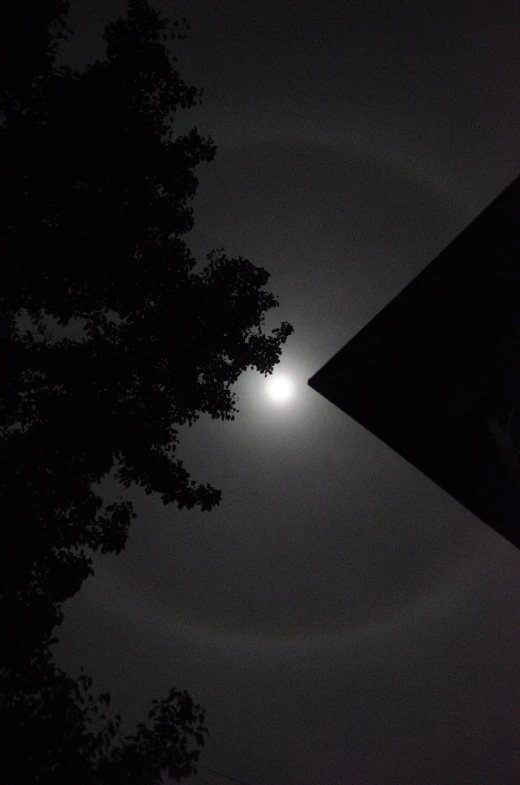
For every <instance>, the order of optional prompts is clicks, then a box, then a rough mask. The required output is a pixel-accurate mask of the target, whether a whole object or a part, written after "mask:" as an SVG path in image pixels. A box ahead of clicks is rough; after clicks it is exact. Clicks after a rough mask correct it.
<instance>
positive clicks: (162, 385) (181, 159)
mask: <svg viewBox="0 0 520 785" xmlns="http://www.w3.org/2000/svg"><path fill="white" fill-rule="evenodd" d="M56 7H57V8H59V9H61V5H60V6H56ZM184 29H185V25H184V26H183V25H181V24H179V23H174V24H173V25H171V24H170V23H169V22H168V20H167V19H165V18H163V17H162V16H161V14H160V13H158V12H157V11H155V10H153V9H151V8H150V7H149V5H148V3H147V2H145V1H144V0H130V2H129V3H128V11H127V15H126V17H124V18H122V19H120V20H118V21H117V22H115V23H113V24H110V25H108V26H107V28H106V34H105V39H106V55H107V56H106V59H105V60H103V61H97V62H95V63H94V64H93V65H91V66H89V67H87V68H86V69H85V70H84V71H83V72H81V73H79V72H75V71H72V70H71V69H69V68H67V67H60V68H56V67H55V66H54V64H53V61H52V58H50V59H47V60H45V68H44V69H43V70H42V72H41V73H40V74H39V75H38V77H37V78H34V79H33V81H32V82H31V84H30V86H29V87H27V88H26V89H25V90H22V89H18V90H16V91H9V90H4V91H3V98H2V113H3V127H2V135H1V138H0V146H1V149H2V152H3V156H4V157H5V158H7V157H8V158H9V159H10V160H11V161H14V162H15V168H14V169H13V171H12V177H13V183H11V185H12V186H13V187H12V189H11V192H12V193H11V197H12V198H11V199H10V200H9V205H10V206H9V210H7V211H6V215H5V216H4V221H5V226H4V229H3V232H2V240H3V256H4V259H5V261H6V266H5V268H4V279H5V286H4V288H3V290H2V295H1V297H2V303H1V305H2V307H3V313H4V315H7V316H4V318H5V319H6V324H5V325H4V329H3V335H4V347H5V352H6V356H7V362H8V364H9V375H8V382H7V385H6V386H7V390H6V394H5V395H4V401H3V411H2V414H3V423H2V432H3V446H2V450H3V451H4V458H5V463H6V465H7V471H6V473H5V475H4V483H3V501H4V504H5V508H4V509H5V511H6V514H5V515H4V529H6V530H9V534H8V536H7V537H6V548H5V549H4V562H5V564H4V572H5V571H6V570H7V571H8V572H9V574H10V580H9V581H7V579H6V583H8V584H9V585H10V586H11V587H12V586H14V585H15V584H16V581H15V580H14V576H15V574H18V575H19V576H20V580H19V583H20V585H21V586H23V587H26V586H27V585H28V575H29V573H31V574H32V573H33V572H34V569H35V564H36V565H37V571H38V579H37V580H38V585H39V587H40V589H41V591H42V592H43V594H44V595H45V596H48V597H49V599H53V600H54V601H55V602H58V603H59V602H61V601H63V600H64V599H65V598H66V597H68V596H71V594H74V592H75V591H76V590H77V589H78V588H79V586H80V585H81V581H82V580H83V579H84V578H85V577H86V576H87V575H88V573H89V565H90V560H89V557H88V555H87V552H86V551H85V548H87V549H91V550H101V551H102V552H109V551H112V552H114V551H115V552H119V551H120V550H121V549H122V548H123V547H124V544H125V540H126V535H127V531H128V526H129V523H130V520H131V518H132V515H133V510H132V505H131V504H130V503H129V502H128V501H125V500H124V499H120V500H118V501H116V502H115V503H113V504H112V505H110V506H108V507H106V506H103V502H102V499H101V498H100V497H99V496H97V495H96V494H95V493H94V492H93V490H92V484H93V483H96V482H100V481H101V480H102V479H103V478H104V477H106V476H107V474H108V473H109V472H110V471H111V470H112V469H113V468H116V470H117V478H118V479H119V480H120V482H121V483H122V485H123V486H124V487H126V488H128V487H130V486H131V485H139V486H141V487H143V488H144V489H145V490H146V492H147V493H152V492H156V493H159V494H160V495H161V498H162V500H163V502H164V503H165V504H170V503H176V504H177V505H178V506H179V507H181V508H182V507H185V508H191V507H194V506H198V507H200V508H201V509H202V510H211V509H212V507H214V506H215V505H216V504H218V503H219V501H220V491H218V490H217V489H215V488H213V487H212V486H211V485H209V484H197V483H196V482H195V481H194V480H192V479H191V478H190V475H189V472H188V471H187V470H186V469H185V467H184V466H183V463H182V461H181V460H180V459H178V458H177V446H178V428H179V426H182V425H184V424H186V423H189V424H192V423H193V422H194V421H195V420H196V419H197V418H198V417H199V416H200V415H201V414H209V415H210V416H211V417H213V418H222V419H228V420H229V419H233V416H234V412H235V410H236V400H235V396H234V394H233V392H232V389H231V388H232V385H233V383H234V382H236V380H237V379H238V377H239V375H240V374H241V372H242V371H244V370H245V369H247V368H255V369H257V370H259V371H260V372H262V373H264V374H267V373H270V372H271V371H272V369H273V366H274V365H275V364H276V362H277V361H278V359H279V356H280V353H281V346H282V344H283V343H284V342H285V340H286V339H287V337H288V336H289V335H290V333H291V332H292V328H291V327H290V325H288V324H287V323H285V322H284V323H282V324H281V325H280V327H278V328H275V329H274V330H273V331H272V333H271V334H270V335H266V334H265V333H264V331H263V321H264V316H265V313H266V312H267V311H269V310H270V309H272V308H273V307H275V306H276V305H277V300H276V298H275V297H274V296H273V295H272V294H271V293H269V292H266V291H264V290H263V287H264V286H265V284H266V283H267V280H268V278H269V274H268V273H267V272H266V271H265V270H263V269H262V268H259V267H255V266H254V265H253V264H251V262H249V261H248V260H246V259H243V258H242V257H238V258H236V259H230V258H228V257H227V256H226V255H225V253H224V251H223V250H221V249H218V250H215V251H212V252H211V253H209V254H208V264H207V265H206V267H205V268H204V269H202V270H200V271H197V270H196V269H195V268H196V260H195V259H194V258H193V256H192V255H191V253H190V251H189V250H188V248H187V246H186V244H185V242H184V240H183V239H182V236H183V235H184V234H186V233H187V232H188V231H189V230H190V229H191V228H192V226H193V216H192V208H191V206H190V205H189V202H190V199H191V198H192V197H193V195H194V193H195V189H196V186H197V179H196V177H195V175H194V169H195V167H196V166H197V165H198V164H199V163H201V162H202V161H210V160H211V159H212V158H213V156H214V154H215V149H216V148H215V145H214V144H213V142H212V140H211V139H203V138H202V137H201V136H200V135H199V134H198V132H197V130H196V129H193V130H192V131H190V132H189V133H187V134H184V135H180V136H177V137H176V136H175V133H174V129H175V113H176V112H177V111H178V110H179V109H183V108H186V109H189V108H190V107H192V106H194V105H195V104H196V103H197V101H198V99H199V97H200V94H201V91H198V90H196V89H195V88H194V87H188V86H187V85H186V84H185V83H184V82H183V81H182V79H181V78H180V76H179V74H178V73H177V71H176V70H175V68H174V62H175V61H174V58H172V57H171V55H170V54H169V52H168V46H167V43H168V40H169V39H172V40H173V41H175V40H176V39H177V38H179V37H183V36H184V35H185V32H184ZM20 314H25V316H26V322H27V319H29V324H30V325H31V327H30V329H27V330H26V332H25V333H23V334H20V331H19V330H18V329H17V324H18V323H19V322H17V318H18V317H19V316H20ZM49 319H54V320H55V322H56V323H57V324H58V325H60V326H67V325H69V326H70V325H71V324H76V325H78V324H80V325H81V328H82V330H81V336H80V339H77V338H76V339H71V338H70V337H69V338H67V337H61V338H57V337H56V333H55V332H54V333H53V332H52V331H51V330H49ZM17 532H23V536H22V537H20V536H19V535H18V534H17ZM18 588H19V587H17V591H18Z"/></svg>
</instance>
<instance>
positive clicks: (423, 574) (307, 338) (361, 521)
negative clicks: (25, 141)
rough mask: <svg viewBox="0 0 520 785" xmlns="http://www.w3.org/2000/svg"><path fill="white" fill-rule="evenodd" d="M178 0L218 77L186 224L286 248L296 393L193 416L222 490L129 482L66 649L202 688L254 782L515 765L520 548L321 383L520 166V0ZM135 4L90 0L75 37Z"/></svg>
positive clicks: (77, 606) (248, 393)
mask: <svg viewBox="0 0 520 785" xmlns="http://www.w3.org/2000/svg"><path fill="white" fill-rule="evenodd" d="M109 6H110V7H111V8H112V9H113V13H109V11H110V8H109ZM159 7H162V8H164V9H165V10H167V12H168V14H169V15H171V16H174V17H175V16H186V17H187V18H188V20H189V21H190V23H191V26H192V30H191V33H190V37H189V38H188V40H187V41H185V42H183V43H182V44H181V45H180V48H179V50H178V51H177V56H178V58H179V69H180V71H181V74H182V75H183V77H184V78H185V79H186V80H187V81H188V82H189V83H195V84H196V85H198V86H202V87H204V88H205V101H204V104H203V106H202V107H201V108H200V109H197V110H195V111H192V112H191V113H188V115H187V121H186V122H187V124H188V125H189V126H191V125H193V124H196V125H197V126H198V128H199V130H201V131H202V132H204V133H211V135H212V136H213V137H214V139H215V141H216V142H218V143H219V145H220V148H219V151H218V153H217V156H216V159H215V161H214V162H213V163H211V164H210V165H207V166H204V167H203V168H201V170H200V173H199V177H200V186H199V193H198V196H197V198H196V200H195V219H196V228H195V229H194V231H193V232H192V233H191V235H189V236H188V237H187V241H188V244H189V245H190V247H191V248H192V250H193V251H194V252H195V253H196V254H197V255H198V256H200V258H201V260H203V259H204V255H205V254H206V253H208V252H209V251H210V250H211V249H212V248H214V247H222V246H223V247H224V248H225V249H226V250H227V251H228V253H229V254H231V255H233V254H235V255H238V254H241V255H242V256H245V257H247V258H249V259H251V261H252V262H254V263H255V264H259V265H261V266H264V267H266V268H267V269H268V270H270V271H271V272H272V278H271V280H270V287H269V288H270V289H271V290H272V291H274V292H275V293H276V294H278V295H279V297H280V300H281V307H280V308H279V309H278V311H277V312H276V314H275V316H274V317H273V319H272V322H273V323H275V322H276V321H279V320H281V319H288V320H289V321H290V322H291V323H292V324H293V325H294V327H295V333H294V335H293V336H292V337H291V339H290V340H289V342H288V343H287V344H286V349H285V352H284V354H283V357H282V362H281V365H280V370H284V371H285V372H287V373H289V374H291V375H292V376H293V378H294V379H295V381H296V383H297V390H296V393H297V394H296V397H295V400H294V403H293V404H292V405H291V406H289V407H285V408H276V407H273V406H272V405H270V404H268V402H267V401H266V398H265V395H264V388H263V386H262V385H263V378H262V377H261V376H260V375H258V374H254V373H248V374H246V375H245V376H244V377H243V379H242V380H241V381H240V382H239V384H238V386H237V389H238V392H239V395H240V409H241V411H240V414H239V415H238V417H237V419H236V421H235V422H234V423H221V422H213V421H211V420H209V419H204V420H201V421H199V423H198V424H197V425H196V426H194V427H193V428H191V429H189V430H186V433H185V434H184V437H185V438H184V442H183V446H182V449H181V452H180V455H181V457H182V458H183V459H184V460H185V463H186V466H187V468H189V469H191V470H192V474H193V475H194V477H195V479H197V480H200V481H204V482H211V483H212V484H214V485H216V486H217V487H220V488H221V489H222V491H223V500H222V503H221V506H220V507H219V508H218V509H217V510H216V511H214V512H212V513H210V514H202V513H197V512H192V511H190V512H179V511H176V510H174V509H165V508H164V507H163V505H162V504H161V503H160V501H158V500H155V499H154V498H153V497H152V498H149V497H146V496H145V495H144V494H143V495H141V494H137V493H135V494H134V496H133V498H135V501H136V507H137V509H138V511H139V518H138V520H137V521H136V522H135V524H134V527H133V529H132V533H131V536H130V539H129V542H128V545H127V548H126V551H125V552H124V553H123V554H122V555H121V556H118V557H103V558H101V559H99V560H98V561H97V562H96V576H95V578H93V579H91V580H90V581H89V582H88V583H87V584H86V586H85V587H84V589H83V590H82V591H81V593H80V594H79V595H78V596H77V597H76V598H74V599H73V600H72V601H70V602H69V603H68V604H67V608H66V616H65V622H64V625H63V628H62V631H61V644H60V649H59V652H58V658H59V661H60V662H61V663H62V664H65V665H66V666H67V667H69V668H70V669H73V670H74V669H76V668H77V667H78V666H79V665H80V664H83V665H84V666H85V668H86V669H87V672H90V673H91V675H93V676H94V677H95V678H96V682H97V685H98V686H99V689H100V690H101V689H104V688H109V689H111V691H112V694H113V697H114V703H115V706H116V707H117V709H121V710H122V711H123V712H124V714H125V717H127V718H128V719H129V720H133V719H138V718H139V719H140V718H141V716H142V715H144V712H145V710H146V707H147V704H148V703H149V700H150V699H151V698H152V697H155V696H157V697H160V696H162V695H163V694H164V693H166V691H167V690H168V688H169V687H170V686H173V685H175V686H178V687H180V688H183V689H184V688H186V689H188V690H189V691H190V692H191V694H192V695H193V697H194V698H195V699H196V700H198V701H200V702H201V703H202V705H204V706H205V707H206V709H207V712H208V714H207V720H208V725H209V728H210V738H209V742H208V745H207V748H206V750H205V752H204V754H203V756H202V758H201V763H202V764H203V765H205V766H208V767H210V768H213V769H216V770H218V771H220V772H224V773H225V774H228V775H230V776H232V777H237V778H239V779H241V780H244V781H246V782H247V783H250V785H315V784H316V783H330V785H339V784H340V783H341V785H361V784H362V783H363V784H365V783H366V785H380V784H382V783H384V784H385V785H394V783H395V785H402V784H403V783H407V784H408V783H414V785H444V784H446V785H454V784H455V783H457V784H460V785H470V784H471V785H473V784H474V785H487V784H488V783H490V784H491V783H493V785H495V784H496V783H501V785H505V784H506V783H515V785H516V783H518V781H519V780H520V744H519V731H520V673H519V668H518V661H519V658H520V639H519V638H520V636H519V633H520V611H519V608H520V575H519V566H520V562H519V554H518V552H517V551H516V550H515V549H514V548H513V546H511V545H510V544H509V543H507V542H505V541H503V540H502V539H501V538H499V537H498V535H496V534H495V533H494V532H492V531H491V530H489V529H488V528H487V527H485V526H484V525H483V524H482V523H480V522H479V521H478V520H477V519H475V518H474V517H473V516H472V515H471V514H470V513H469V512H467V511H466V510H464V508H462V507H461V506H460V505H458V504H457V503H456V502H455V501H453V500H452V499H450V498H449V497H448V496H447V495H446V494H445V493H444V492H443V491H441V490H440V489H439V488H437V487H436V486H434V485H433V484H432V483H431V482H430V481H429V480H427V479H426V478H425V477H423V476H422V475H421V474H420V473H419V472H418V471H416V470H415V469H413V468H412V467H411V466H409V465H408V464H407V463H406V462H405V461H404V460H402V459H401V458H400V457H399V456H397V455H396V454H395V453H393V452H392V451H391V450H390V449H389V448H387V447H386V446H385V445H383V444H381V443H380V442H378V440H377V439H375V437H373V436H372V435H371V434H369V433H367V432H365V431H364V430H363V429H362V428H361V427H360V426H358V425H357V424H356V423H354V422H353V421H351V420H350V419H349V418H348V417H347V416H345V415H344V414H342V413H341V412H339V411H337V410H336V409H335V408H334V407H333V406H332V405H331V404H329V403H328V402H326V401H325V400H323V399H321V398H320V396H318V395H317V394H316V393H315V392H313V391H312V390H310V389H309V388H307V386H306V381H307V379H308V378H309V377H310V376H311V375H313V374H314V373H315V372H316V371H317V370H318V369H319V368H320V367H321V365H323V363H324V362H326V361H327V360H328V359H329V358H330V357H331V356H332V355H333V354H334V353H335V352H336V351H337V350H338V349H340V348H341V347H342V346H343V345H344V344H345V343H346V342H347V341H348V340H349V339H350V338H351V337H352V336H353V335H354V334H355V333H356V332H357V331H358V330H359V329H360V328H361V327H362V326H363V325H364V324H365V323H366V322H367V321H369V320H370V319H371V318H372V316H374V315H375V314H376V313H377V312H378V311H379V310H380V309H381V308H382V307H383V306H384V305H385V304H386V303H387V302H388V301H389V300H390V299H391V298H392V297H393V296H394V295H395V294H397V292H398V291H400V290H401V289H402V287H403V286H404V285H406V284H407V283H408V282H409V281H410V280H411V279H412V278H413V277H414V276H415V275H416V274H417V273H418V272H419V271H420V270H421V269H423V268H424V267H425V265H426V264H427V263H428V262H429V261H430V260H431V259H432V258H433V257H434V256H435V255H436V254H437V253H438V252H439V251H440V250H441V249H442V248H443V247H444V246H445V245H446V244H447V243H448V242H449V241H450V240H451V239H453V237H454V236H455V235H456V234H458V233H459V232H460V231H461V230H462V229H463V228H464V227H465V226H466V225H467V224H468V223H469V221H470V220H472V219H473V218H474V217H475V216H476V215H477V214H478V213H479V212H480V211H481V210H482V209H483V208H484V207H485V206H486V205H487V204H488V203H489V202H490V201H491V200H492V199H493V198H494V197H495V196H496V195H497V194H498V193H499V192H500V191H501V190H502V189H503V188H504V187H505V186H506V185H507V184H508V183H509V182H510V181H511V180H512V179H513V178H514V177H515V176H516V175H517V174H518V170H519V163H520V156H519V145H518V142H519V136H520V133H519V132H520V126H519V121H520V106H519V101H518V95H519V78H518V75H519V73H520V68H519V66H520V49H519V43H520V6H518V5H517V4H516V3H513V2H499V1H497V0H494V2H493V3H491V2H483V0H472V1H471V2H457V1H455V2H454V1H453V0H452V2H439V0H435V2H433V0H426V1H423V2H422V3H419V4H418V3H413V2H411V0H402V2H400V3H395V2H384V0H379V2H376V0H364V2H339V0H334V1H333V2H326V1H325V2H320V3H318V2H314V3H311V2H295V0H286V2H284V3H273V2H270V1H269V0H266V2H262V3H253V2H238V0H237V1H235V2H232V1H231V0H222V1H220V2H210V0H180V2H178V3H175V4H172V3H168V4H166V3H165V2H163V3H162V4H161V5H160V6H159ZM123 9H124V3H122V2H116V1H115V0H112V2H111V4H109V3H107V2H106V0H95V2H94V0H90V2H89V3H88V5H87V4H86V3H83V2H80V0H76V1H74V0H72V11H71V15H70V22H71V25H72V27H73V28H75V29H77V30H78V32H79V33H80V35H78V38H77V40H76V42H75V44H74V49H73V50H69V51H72V54H73V56H74V58H76V59H77V60H78V61H82V60H89V59H91V57H92V56H95V55H96V54H97V53H98V52H99V51H100V49H99V41H100V34H101V31H102V26H103V24H104V23H105V22H106V21H108V20H109V18H111V17H112V16H113V15H114V14H115V15H117V14H118V12H120V11H122V10H123ZM186 127H188V126H186ZM200 777H202V778H203V779H206V780H207V781H208V782H211V783H215V785H225V783H226V782H227V780H225V779H222V778H220V777H218V776H216V775H215V774H213V773H211V772H209V771H207V770H203V769H201V770H200Z"/></svg>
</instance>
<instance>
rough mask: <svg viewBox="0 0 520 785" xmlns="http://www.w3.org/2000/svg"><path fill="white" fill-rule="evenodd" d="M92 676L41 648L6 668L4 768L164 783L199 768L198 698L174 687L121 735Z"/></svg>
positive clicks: (57, 781) (1, 683)
mask: <svg viewBox="0 0 520 785" xmlns="http://www.w3.org/2000/svg"><path fill="white" fill-rule="evenodd" d="M91 688H92V679H90V678H89V677H88V676H86V675H85V674H84V673H81V675H80V676H79V678H78V679H72V678H71V677H70V676H68V675H67V674H66V673H64V672H63V671H62V670H60V669H59V668H57V667H56V666H55V664H54V663H53V661H52V658H51V655H50V653H49V651H48V649H47V648H38V649H37V650H35V652H33V654H32V655H31V657H30V659H29V660H28V661H27V662H26V664H25V667H24V669H23V671H20V670H18V671H15V672H14V673H13V672H9V674H8V675H6V674H5V673H4V672H0V690H1V694H2V708H1V711H0V738H1V739H2V749H3V763H4V766H5V770H6V771H12V772H16V781H17V782H20V783H32V785H51V784H52V785H69V783H72V782H73V783H75V785H87V784H88V785H120V784H128V785H142V783H150V785H156V784H157V785H159V783H162V782H163V780H162V774H163V773H165V774H167V775H168V776H169V777H171V778H174V779H177V780H180V779H181V778H182V777H186V776H188V775H189V774H191V773H192V772H195V771H196V766H195V763H196V761H197V759H198V755H199V750H198V749H197V748H198V747H199V748H200V747H202V746H203V745H204V737H205V735H207V728H206V727H205V724H204V721H205V716H204V712H203V710H202V709H201V708H200V706H199V705H196V704H194V703H193V701H192V699H191V697H190V696H189V695H188V693H187V692H185V691H184V692H180V691H178V690H175V689H172V690H170V691H169V693H168V695H167V697H166V698H164V699H163V700H162V701H158V700H153V701H152V707H151V709H150V711H149V712H148V720H149V723H148V724H146V723H144V722H141V723H139V724H138V725H137V727H136V729H135V731H134V732H133V733H126V734H123V732H122V729H121V716H120V715H118V714H116V715H110V714H109V712H108V710H109V707H110V695H109V693H102V694H100V695H97V696H93V695H92V692H91Z"/></svg>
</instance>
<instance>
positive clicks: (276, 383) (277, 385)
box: [267, 375, 294, 404]
mask: <svg viewBox="0 0 520 785" xmlns="http://www.w3.org/2000/svg"><path fill="white" fill-rule="evenodd" d="M267 394H268V396H269V398H270V400H271V401H272V402H273V403H276V404H282V403H287V402H288V401H290V400H291V399H292V398H293V397H294V384H293V382H292V380H291V379H290V378H289V377H288V376H282V375H277V376H274V377H273V378H272V379H270V380H269V382H268V384H267Z"/></svg>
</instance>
